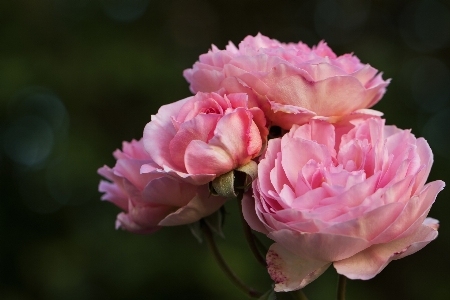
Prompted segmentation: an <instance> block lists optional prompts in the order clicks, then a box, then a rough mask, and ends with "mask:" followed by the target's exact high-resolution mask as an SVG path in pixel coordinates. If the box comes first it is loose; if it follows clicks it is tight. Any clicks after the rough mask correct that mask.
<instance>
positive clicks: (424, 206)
mask: <svg viewBox="0 0 450 300" xmlns="http://www.w3.org/2000/svg"><path fill="white" fill-rule="evenodd" d="M444 186H445V183H444V182H442V181H440V180H438V181H433V182H430V183H428V184H427V185H426V186H425V187H424V188H423V190H422V191H421V193H420V194H419V195H418V196H415V197H413V198H411V199H410V200H409V201H408V203H407V204H406V205H405V207H404V209H403V211H402V212H401V213H400V215H399V216H398V217H397V218H396V219H395V221H393V222H391V224H390V225H389V227H388V228H387V229H386V230H385V231H384V232H383V233H381V234H380V235H379V236H378V237H377V238H376V239H374V240H373V243H385V242H389V241H391V240H393V239H395V238H397V237H399V236H400V235H401V234H403V233H405V231H407V230H410V229H409V228H411V227H413V228H412V230H416V228H417V227H418V226H420V224H421V223H422V222H423V220H424V219H425V217H426V215H427V214H428V211H429V210H430V208H431V205H432V204H433V203H434V201H435V199H436V196H437V194H438V193H439V192H440V191H441V190H442V189H443V188H444ZM415 223H417V226H414V224H415Z"/></svg>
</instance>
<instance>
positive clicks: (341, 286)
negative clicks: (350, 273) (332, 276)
mask: <svg viewBox="0 0 450 300" xmlns="http://www.w3.org/2000/svg"><path fill="white" fill-rule="evenodd" d="M346 279H347V277H345V276H344V275H340V274H339V279H338V289H337V300H345V283H346Z"/></svg>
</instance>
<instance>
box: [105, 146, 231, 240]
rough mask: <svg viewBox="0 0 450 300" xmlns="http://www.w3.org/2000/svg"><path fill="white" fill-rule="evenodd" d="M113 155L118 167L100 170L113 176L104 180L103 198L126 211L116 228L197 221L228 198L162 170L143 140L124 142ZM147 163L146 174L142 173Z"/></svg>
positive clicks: (151, 228) (147, 229)
mask: <svg viewBox="0 0 450 300" xmlns="http://www.w3.org/2000/svg"><path fill="white" fill-rule="evenodd" d="M113 155H114V157H115V158H116V160H117V162H116V164H115V166H114V168H112V169H111V168H109V167H107V166H104V167H102V168H100V169H99V170H98V173H99V174H100V175H102V176H103V177H105V178H106V179H108V180H109V181H106V180H102V181H100V185H99V191H100V192H103V193H105V194H104V195H103V196H102V200H108V201H110V202H112V203H114V204H115V205H116V206H118V207H119V208H121V209H122V210H123V211H124V212H121V213H120V214H119V215H118V216H117V221H116V228H123V229H125V230H128V231H131V232H134V233H142V234H145V233H153V232H155V231H157V230H159V229H160V228H161V226H173V225H184V224H189V223H193V222H196V221H198V220H200V219H201V218H203V217H206V216H208V215H210V214H212V213H213V212H215V211H216V210H218V209H219V208H220V207H221V206H222V205H223V204H224V202H225V199H224V198H222V197H214V196H211V197H210V195H209V189H208V186H207V185H203V186H196V185H192V184H189V183H186V182H182V181H180V180H177V179H174V178H172V177H168V176H165V174H164V173H163V172H158V169H159V168H160V167H159V166H158V165H156V164H155V163H154V162H153V161H152V159H151V158H150V156H149V155H148V154H147V152H145V150H144V147H143V143H142V140H140V141H135V140H133V141H131V142H130V143H128V142H124V143H123V149H122V151H121V150H116V151H115V152H114V153H113ZM143 164H146V166H147V169H148V173H146V174H140V168H141V166H142V165H143ZM151 168H152V170H150V169H151Z"/></svg>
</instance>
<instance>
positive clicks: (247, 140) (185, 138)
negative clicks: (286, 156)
mask: <svg viewBox="0 0 450 300" xmlns="http://www.w3.org/2000/svg"><path fill="white" fill-rule="evenodd" d="M265 126H266V119H265V118H264V114H263V112H262V111H261V110H260V109H259V108H256V107H254V108H251V109H249V108H248V106H247V95H246V94H243V93H235V94H228V95H221V94H217V93H197V94H196V95H195V96H193V97H189V98H186V99H183V100H180V101H177V102H174V103H171V104H168V105H164V106H162V107H161V108H160V109H159V111H158V114H157V115H154V116H152V121H151V122H150V123H148V124H147V125H146V126H145V129H144V137H143V142H144V146H145V149H146V150H147V152H148V153H149V154H150V156H151V158H152V159H153V160H154V161H155V162H156V163H157V164H158V165H160V166H162V167H163V169H164V172H166V173H167V174H170V175H172V176H174V177H177V178H181V179H183V180H184V181H186V182H189V183H193V184H197V185H202V184H205V183H207V182H209V181H211V180H213V179H214V178H216V177H217V176H219V175H221V174H224V173H226V172H228V171H231V170H233V169H235V168H238V167H240V166H242V165H245V164H247V163H248V162H250V160H252V159H253V158H255V157H257V156H258V155H260V152H261V150H262V149H263V147H264V145H265V144H266V139H267V134H268V131H267V128H266V127H265ZM149 170H150V171H151V170H152V167H151V166H150V167H149V168H147V166H146V165H144V166H143V167H142V169H141V171H142V172H143V173H146V172H148V171H149Z"/></svg>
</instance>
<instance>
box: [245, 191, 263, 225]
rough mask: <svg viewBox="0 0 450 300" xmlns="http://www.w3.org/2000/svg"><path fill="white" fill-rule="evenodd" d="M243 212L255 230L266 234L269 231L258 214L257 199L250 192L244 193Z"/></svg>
mask: <svg viewBox="0 0 450 300" xmlns="http://www.w3.org/2000/svg"><path fill="white" fill-rule="evenodd" d="M242 214H243V215H244V219H245V221H246V222H247V223H248V225H249V226H250V227H251V228H252V229H253V230H256V231H259V232H261V233H264V234H268V233H269V232H268V231H267V229H266V227H264V224H263V223H262V222H261V220H260V219H259V218H258V215H257V214H256V205H255V199H254V198H253V196H252V195H251V194H250V193H246V194H244V197H243V198H242Z"/></svg>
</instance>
